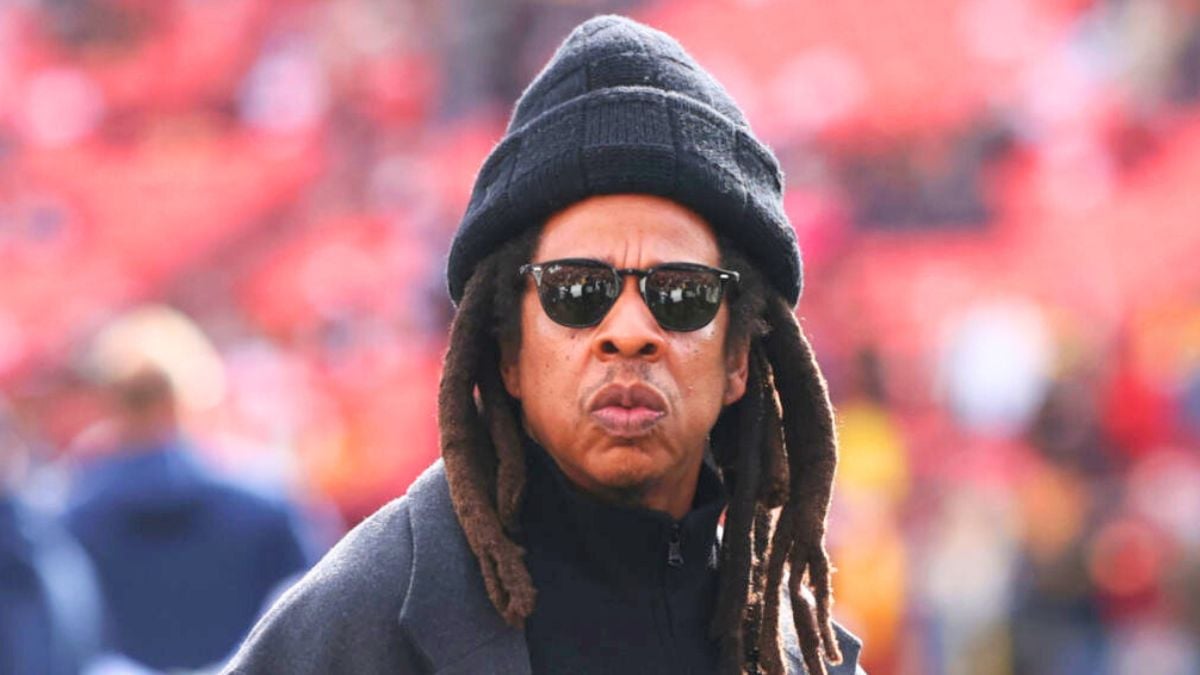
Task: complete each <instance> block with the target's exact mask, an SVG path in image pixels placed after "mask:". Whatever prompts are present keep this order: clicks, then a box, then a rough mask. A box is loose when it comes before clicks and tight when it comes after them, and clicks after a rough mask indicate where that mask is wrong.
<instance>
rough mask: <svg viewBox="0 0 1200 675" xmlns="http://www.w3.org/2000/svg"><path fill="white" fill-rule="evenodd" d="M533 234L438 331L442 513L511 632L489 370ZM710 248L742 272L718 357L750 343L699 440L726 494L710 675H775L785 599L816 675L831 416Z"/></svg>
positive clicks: (514, 457) (818, 387)
mask: <svg viewBox="0 0 1200 675" xmlns="http://www.w3.org/2000/svg"><path fill="white" fill-rule="evenodd" d="M537 234H538V231H537V229H536V228H531V229H530V230H529V231H528V232H526V233H525V234H524V235H522V236H520V237H517V238H515V239H513V240H511V241H510V242H508V243H507V244H506V245H505V246H503V247H502V248H500V249H499V250H497V251H496V252H495V253H493V254H491V255H490V256H488V257H487V258H485V259H484V260H483V261H482V262H481V263H480V264H479V265H478V266H477V267H476V269H475V271H474V273H473V275H472V276H471V278H470V280H469V281H468V283H467V285H466V290H465V291H464V293H463V296H462V300H461V302H460V303H459V307H458V313H457V315H456V316H455V318H454V322H453V325H452V326H451V329H450V346H449V349H448V350H447V353H446V360H445V365H444V371H443V374H442V381H441V386H440V389H439V392H438V422H439V426H440V429H441V446H442V457H443V459H444V461H445V466H446V475H447V478H448V481H449V484H450V494H451V496H452V499H453V502H454V508H455V511H456V513H457V515H458V519H459V521H460V522H461V523H462V526H463V531H464V532H465V534H466V539H467V542H468V544H469V545H470V547H471V550H472V551H473V552H474V554H475V556H476V558H478V560H479V566H480V570H481V572H482V573H483V579H484V584H485V586H486V588H487V593H488V597H489V598H490V599H491V601H492V604H493V605H495V607H496V609H497V610H498V611H499V612H500V614H501V616H503V617H504V620H505V621H506V622H508V623H509V624H510V625H512V626H518V627H519V626H521V625H523V623H524V621H525V619H526V618H527V617H528V616H529V615H530V614H531V613H532V612H533V608H534V601H535V597H536V591H535V589H534V587H533V582H532V579H531V578H530V575H529V571H528V570H527V569H526V566H525V562H524V553H525V552H524V550H523V549H522V548H521V547H520V546H518V545H517V544H516V543H515V542H514V540H513V537H512V536H511V535H515V534H516V533H517V528H518V515H519V510H520V504H521V498H522V494H523V491H524V486H525V451H524V448H523V445H522V435H521V433H522V432H521V430H520V425H519V422H518V420H519V408H518V405H517V403H516V401H514V400H513V399H512V397H511V396H509V394H508V392H507V391H506V390H505V389H504V386H503V384H502V380H501V378H500V370H499V368H500V354H501V351H500V349H501V345H509V346H519V344H520V299H521V296H522V289H523V282H524V279H522V278H521V277H520V276H519V275H518V273H517V269H518V268H519V267H520V266H521V264H523V263H525V262H528V261H529V259H530V257H531V256H532V254H533V250H534V247H535V245H536V242H537ZM720 244H721V250H722V265H723V266H725V267H727V268H730V269H734V270H737V271H738V272H739V273H741V282H740V284H739V286H738V289H737V291H736V292H735V293H732V294H731V295H730V303H729V309H730V321H729V326H730V331H729V338H728V342H727V344H726V347H727V349H728V348H729V346H730V345H738V344H745V341H746V340H749V375H748V378H747V383H746V393H745V395H744V396H743V397H742V399H741V400H740V401H738V402H737V403H735V404H733V405H731V406H729V407H727V408H726V409H725V410H724V411H723V412H722V413H721V415H720V417H719V418H718V420H717V424H716V426H715V427H714V428H713V430H712V433H711V444H710V445H711V452H712V456H713V459H714V460H715V463H716V465H717V466H718V467H719V469H720V473H721V477H722V480H723V481H724V482H725V485H726V488H727V491H728V492H729V494H730V495H731V496H730V501H729V506H728V510H727V512H726V516H725V533H724V539H723V540H724V544H723V546H722V547H721V562H720V576H721V579H720V584H719V590H718V595H717V605H716V610H715V612H714V615H713V619H712V623H711V625H710V634H711V635H712V637H713V638H714V639H718V640H719V641H720V647H721V668H720V670H721V672H724V673H745V672H751V673H754V672H765V673H770V674H775V673H783V672H785V667H784V661H783V655H782V651H781V647H780V639H779V614H780V608H781V603H782V600H783V593H784V592H786V593H787V598H788V599H789V600H790V605H791V614H792V620H793V621H794V623H795V626H796V633H797V636H798V638H799V642H800V649H801V652H802V654H803V658H804V663H805V667H806V669H807V670H808V672H809V673H810V675H825V673H826V670H825V665H824V660H828V661H829V662H830V663H834V664H837V663H840V662H841V658H842V657H841V652H840V650H839V648H838V644H837V641H836V640H835V639H834V632H833V628H832V622H831V618H830V607H831V605H832V604H833V599H832V593H831V590H830V564H829V558H828V555H827V554H826V551H825V545H824V537H825V519H826V513H827V511H828V507H829V500H830V495H831V490H832V484H833V475H834V469H835V466H836V464H837V441H836V435H835V430H834V424H833V411H832V407H831V405H830V402H829V396H828V393H827V391H826V387H825V380H824V377H823V376H822V375H821V372H820V370H819V369H818V367H817V363H816V360H815V359H814V357H813V353H812V349H811V347H810V346H809V343H808V340H807V339H806V338H805V336H804V333H803V332H802V331H801V329H800V325H799V323H798V322H797V321H796V317H795V315H794V314H793V312H792V309H791V306H790V305H789V304H788V302H787V301H786V300H785V299H784V298H783V297H782V295H780V294H779V293H778V292H777V291H775V290H774V289H772V288H769V287H767V285H766V284H765V283H764V282H763V279H762V276H761V275H760V274H759V273H758V272H757V270H755V268H754V267H753V266H751V265H750V264H749V263H748V262H747V260H746V259H745V258H744V257H743V256H742V255H741V254H740V252H738V251H737V250H736V249H735V248H734V247H733V246H732V245H731V244H730V243H729V242H727V241H725V240H721V242H720ZM785 578H786V581H787V584H786V585H785V584H784V581H785ZM784 589H786V591H785V590H784ZM805 589H807V590H808V591H811V596H812V600H810V599H809V598H808V597H807V596H808V592H806V590H805ZM822 657H824V660H823V658H822Z"/></svg>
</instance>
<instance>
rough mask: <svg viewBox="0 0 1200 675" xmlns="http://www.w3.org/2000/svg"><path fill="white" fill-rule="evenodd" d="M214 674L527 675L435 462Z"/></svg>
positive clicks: (848, 647)
mask: <svg viewBox="0 0 1200 675" xmlns="http://www.w3.org/2000/svg"><path fill="white" fill-rule="evenodd" d="M789 614H790V612H788V611H783V612H781V615H783V616H788V615H789ZM790 623H791V622H790V621H784V622H783V627H784V630H783V631H781V632H782V633H783V636H784V640H785V651H786V652H787V658H788V661H789V663H790V666H789V672H793V673H803V672H804V668H803V666H802V665H801V659H800V650H799V645H798V643H797V641H796V635H795V632H794V630H793V629H792V628H791V627H790ZM838 640H839V644H840V646H841V648H842V653H843V656H844V657H845V661H844V662H843V664H842V665H840V666H837V667H832V668H830V674H831V675H853V674H854V673H856V672H861V670H859V669H857V661H858V652H859V649H860V643H859V642H858V640H857V639H856V638H855V637H854V636H852V635H850V634H849V633H847V632H845V631H843V630H842V629H841V628H840V627H839V628H838ZM223 672H226V673H285V672H286V673H291V674H295V675H303V674H306V673H311V674H312V675H317V674H318V673H319V674H322V675H324V674H326V673H414V674H415V673H437V674H439V675H451V674H455V673H463V674H466V673H497V674H513V675H516V674H521V675H527V674H529V673H530V672H531V671H530V665H529V652H528V648H527V647H526V643H525V635H524V633H523V631H520V630H517V629H514V628H511V627H509V626H508V625H507V624H505V623H504V621H503V619H501V618H500V615H499V614H498V613H497V612H496V610H495V608H493V607H492V604H491V602H490V601H489V600H488V597H487V593H486V592H485V590H484V587H483V579H482V577H481V576H480V573H479V566H478V563H477V561H476V560H475V557H474V556H473V555H472V553H471V551H470V549H469V548H468V546H467V542H466V539H465V538H464V536H463V533H462V529H461V527H460V526H459V523H458V519H457V518H456V517H455V515H454V509H453V507H452V505H451V502H450V491H449V486H448V485H447V483H446V475H445V471H444V469H443V467H442V463H441V461H438V462H436V463H435V464H434V465H433V466H432V467H430V468H429V469H428V470H426V471H425V473H424V474H422V476H421V477H420V478H419V479H417V481H416V482H415V483H414V484H413V486H412V488H410V489H409V491H408V494H407V495H405V496H404V497H401V498H400V499H397V500H395V501H393V502H391V503H389V504H388V505H387V506H385V507H383V508H382V509H380V510H379V511H378V512H377V513H375V514H374V515H373V516H371V517H370V518H368V519H367V520H365V521H363V523H362V524H360V525H359V526H358V527H356V528H354V530H353V531H351V532H350V533H349V534H348V535H346V537H345V538H344V539H343V540H342V541H341V542H340V543H339V544H338V545H337V546H336V547H334V549H333V550H332V551H330V552H329V554H327V555H326V556H325V558H324V559H323V560H322V561H321V562H320V563H319V564H318V565H317V566H316V567H315V568H314V569H313V570H312V571H310V572H309V573H308V574H307V575H305V577H304V578H303V579H302V580H301V581H299V582H298V583H297V584H296V586H294V587H293V588H292V589H291V590H289V591H288V592H287V593H286V594H284V596H283V597H282V598H280V600H279V602H277V603H276V604H275V606H274V607H272V608H271V609H270V610H269V611H268V613H267V614H266V616H264V617H263V619H262V620H261V621H260V622H259V624H258V625H257V626H256V627H255V628H254V630H253V632H251V634H250V636H249V637H248V638H247V639H246V642H245V643H244V644H243V645H242V647H241V649H240V650H239V651H238V652H237V654H236V655H235V656H234V658H233V659H232V661H231V662H230V663H229V665H228V666H227V667H226V669H225V671H223Z"/></svg>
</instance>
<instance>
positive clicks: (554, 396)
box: [502, 195, 747, 515]
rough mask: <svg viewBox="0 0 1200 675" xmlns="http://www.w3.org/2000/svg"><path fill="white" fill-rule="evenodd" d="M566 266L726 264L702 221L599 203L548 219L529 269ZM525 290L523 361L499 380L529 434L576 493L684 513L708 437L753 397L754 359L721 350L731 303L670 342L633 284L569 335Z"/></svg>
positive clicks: (618, 199)
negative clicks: (747, 394) (730, 408)
mask: <svg viewBox="0 0 1200 675" xmlns="http://www.w3.org/2000/svg"><path fill="white" fill-rule="evenodd" d="M560 258H594V259H597V260H602V261H605V262H608V263H611V264H612V265H614V266H616V267H618V268H627V267H633V268H643V269H644V268H647V267H651V266H653V265H657V264H660V263H666V262H692V263H700V264H704V265H709V266H713V267H715V266H718V265H719V262H720V254H719V250H718V248H717V240H716V237H715V236H714V234H713V232H712V229H711V228H710V227H709V225H708V224H707V223H706V222H705V221H704V220H703V219H702V218H700V216H698V215H696V214H695V213H693V212H692V211H690V210H688V209H686V208H685V207H683V206H680V205H678V204H676V203H674V202H671V201H669V200H666V199H662V198H659V197H651V196H643V195H611V196H602V197H592V198H590V199H587V200H585V201H582V202H579V203H576V204H574V205H572V206H571V207H569V208H567V209H566V210H564V211H561V212H559V213H558V214H556V215H554V216H553V217H551V218H550V219H549V220H548V221H547V222H546V225H545V227H544V228H543V230H542V233H541V238H540V240H539V242H538V247H537V250H536V251H535V252H534V255H533V262H543V261H548V260H555V259H560ZM525 283H526V284H527V286H526V289H525V292H524V296H523V298H522V301H521V346H520V350H519V352H518V353H517V354H516V355H513V354H511V353H509V354H506V355H505V359H504V363H503V367H502V373H503V377H504V383H505V386H506V388H507V389H508V391H509V393H510V394H512V395H513V396H514V397H516V398H518V399H520V401H521V406H522V409H523V412H524V418H525V420H524V421H525V425H526V428H527V429H528V431H529V432H530V434H531V435H532V436H533V438H534V439H535V440H537V441H538V442H539V443H541V445H542V446H543V447H545V448H546V450H547V451H549V453H550V454H551V455H552V456H553V457H554V459H555V460H556V462H557V463H558V465H559V466H560V467H561V468H562V470H563V472H564V473H565V474H566V475H567V477H568V478H569V479H571V481H572V482H573V483H575V484H576V485H577V486H578V487H580V488H583V489H584V490H586V491H588V492H591V493H593V494H597V495H600V496H609V497H612V498H616V499H618V500H620V501H627V502H636V503H640V504H643V505H645V506H648V507H651V508H657V509H660V510H665V511H669V512H676V511H679V510H680V509H681V508H682V510H683V511H684V512H686V510H687V508H688V507H690V505H691V499H692V495H693V491H694V489H695V484H696V476H697V473H698V472H699V469H700V464H701V462H702V460H703V456H704V450H705V448H706V446H707V438H708V433H709V431H710V430H711V429H712V427H713V425H714V424H715V423H716V420H717V416H718V415H719V414H720V412H721V409H722V407H724V406H725V405H728V404H730V403H733V402H734V401H736V400H738V399H739V398H741V396H742V394H743V392H744V391H745V384H746V362H747V354H746V349H745V347H744V346H741V345H731V349H729V350H728V351H727V350H726V348H725V347H726V345H725V334H726V331H727V329H728V322H729V312H728V307H727V306H726V303H725V302H722V306H721V308H720V311H719V312H718V313H717V315H716V318H715V319H714V320H713V321H712V322H711V323H709V324H708V325H707V326H704V327H703V328H701V329H699V330H696V331H691V332H672V331H668V330H665V329H663V328H662V327H661V326H659V325H658V323H657V322H656V321H655V319H654V316H653V315H652V314H651V313H650V310H649V309H648V308H647V307H646V304H645V302H644V301H643V300H642V297H641V295H640V294H639V292H638V286H637V278H636V277H633V276H628V277H625V278H624V282H623V283H624V286H623V288H622V291H621V294H620V296H619V297H618V298H617V301H616V304H614V305H613V306H612V308H611V309H610V310H609V311H608V314H607V315H605V317H604V318H603V320H601V322H600V323H599V324H598V325H596V326H592V327H590V328H568V327H566V326H562V325H559V324H557V323H555V322H554V321H553V320H551V319H550V318H549V317H548V316H546V313H545V312H544V311H543V310H542V307H541V304H540V303H539V301H538V297H537V293H536V292H535V290H534V288H535V287H534V282H533V280H532V278H529V279H527V280H526V282H525ZM618 398H624V401H622V402H619V403H614V399H618ZM605 401H608V403H607V404H606V403H605ZM621 403H625V404H627V405H622V404H621ZM679 515H681V514H679Z"/></svg>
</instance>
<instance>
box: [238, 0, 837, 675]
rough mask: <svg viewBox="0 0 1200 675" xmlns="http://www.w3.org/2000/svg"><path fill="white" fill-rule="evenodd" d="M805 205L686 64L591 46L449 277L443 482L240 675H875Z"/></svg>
mask: <svg viewBox="0 0 1200 675" xmlns="http://www.w3.org/2000/svg"><path fill="white" fill-rule="evenodd" d="M782 191H783V185H782V176H781V175H780V172H779V167H778V164H777V162H776V160H775V158H774V156H773V155H772V154H771V153H770V151H769V150H768V149H767V148H766V147H765V146H763V145H762V144H761V143H760V142H759V141H758V140H757V139H756V138H755V137H754V136H753V134H752V133H751V132H750V129H749V126H748V124H747V122H746V120H745V118H744V116H743V114H742V112H741V111H740V110H739V109H738V107H737V106H736V104H735V103H734V102H733V101H732V100H731V99H730V98H729V95H728V94H727V93H726V92H725V91H724V89H723V88H721V86H720V85H719V84H718V83H717V82H716V81H715V80H713V79H712V77H711V76H710V75H709V74H708V73H707V72H705V71H704V70H703V69H702V68H701V67H700V66H699V65H698V64H697V63H696V62H695V61H694V60H693V59H692V58H691V57H690V56H689V55H688V54H687V53H686V52H684V51H683V49H682V48H681V47H680V46H679V44H678V43H677V42H675V40H674V39H672V38H671V37H669V36H667V35H665V34H663V33H661V32H658V31H656V30H653V29H650V28H648V27H646V26H643V25H641V24H638V23H635V22H633V21H630V20H628V19H624V18H621V17H615V16H605V17H598V18H595V19H592V20H590V21H587V22H585V23H584V24H582V25H581V26H579V27H578V28H576V29H575V31H574V32H572V33H571V35H570V36H569V37H568V38H567V40H566V41H565V42H564V43H563V45H562V46H561V47H560V48H559V50H558V52H557V53H556V54H555V56H554V57H553V59H552V60H551V61H550V63H549V65H547V66H546V68H545V70H544V71H543V72H542V73H541V75H539V76H538V77H537V79H536V80H535V81H534V82H533V84H531V85H530V87H529V88H528V89H527V90H526V92H525V93H524V94H523V95H522V97H521V99H520V101H519V102H518V103H517V106H516V110H515V112H514V114H513V117H512V120H511V122H510V124H509V128H508V131H507V133H506V136H505V138H504V139H503V140H502V141H501V142H500V143H499V145H497V146H496V148H495V149H494V150H493V151H492V154H491V156H490V157H489V158H488V159H487V161H486V162H485V163H484V166H483V168H482V169H481V170H480V172H479V176H478V178H477V182H476V186H475V190H474V192H473V195H472V198H471V203H470V205H469V206H468V209H467V213H466V216H465V217H464V219H463V221H462V223H461V224H460V227H459V230H458V234H457V236H456V238H455V241H454V244H453V247H452V249H451V251H450V257H449V265H448V270H447V273H448V277H449V287H450V295H451V298H452V299H453V300H454V301H455V303H456V304H457V305H458V308H457V314H456V316H455V319H454V323H453V326H452V327H451V331H450V347H449V350H448V353H447V355H446V360H445V364H444V371H443V377H442V382H441V387H440V397H439V420H438V421H439V429H440V432H441V446H442V448H441V449H442V459H441V460H440V461H438V462H437V463H435V464H434V466H433V467H431V468H430V469H429V470H428V471H427V472H426V473H425V474H424V475H423V476H422V477H421V478H420V479H418V480H417V482H416V483H415V484H414V485H413V487H412V488H411V489H410V490H409V492H408V494H407V495H406V496H405V497H403V498H401V499H398V500H396V501H394V502H392V503H391V504H389V505H387V506H385V507H384V508H383V509H381V510H380V511H379V512H378V513H376V514H375V515H374V516H372V517H371V518H369V519H368V520H366V521H365V522H364V523H362V524H361V525H360V526H359V527H358V528H356V529H355V530H354V531H353V532H352V533H350V534H349V535H347V537H346V538H345V539H343V541H342V542H341V543H340V544H339V545H338V546H337V547H336V548H335V549H334V550H333V551H332V552H331V553H330V554H329V555H328V556H327V557H326V558H325V559H324V560H323V561H322V562H321V563H320V564H319V565H318V566H317V567H316V568H314V569H313V570H312V571H311V572H310V573H309V574H308V575H307V576H306V577H305V578H304V579H303V580H301V581H300V582H299V583H298V584H297V585H296V586H294V587H292V589H291V590H290V591H288V592H287V593H286V594H285V595H284V597H283V598H282V599H281V600H280V602H279V603H277V604H276V605H275V606H274V607H273V608H272V609H271V610H270V611H269V612H268V614H267V616H266V617H264V619H263V621H262V622H261V623H260V624H259V625H258V626H257V627H256V628H255V630H254V632H253V633H252V634H251V635H250V637H249V638H248V640H247V642H246V644H244V645H243V647H242V648H241V650H239V652H238V654H237V655H236V656H235V658H234V660H233V662H232V663H231V664H230V666H229V669H228V670H229V672H236V673H283V672H286V673H332V672H345V673H350V672H353V673H452V672H453V673H530V672H535V673H675V672H687V673H717V672H720V673H743V672H754V673H759V672H767V673H773V674H774V673H784V672H789V673H801V672H805V671H807V672H808V673H810V674H811V675H824V674H825V673H854V672H856V671H857V672H861V671H860V670H858V669H857V666H856V662H857V654H858V650H859V643H858V641H857V640H856V639H855V638H853V637H852V636H850V635H849V634H848V633H846V632H845V631H843V630H842V629H841V628H840V627H838V626H836V625H835V624H834V623H833V621H832V617H831V614H830V609H831V603H832V598H831V592H830V562H829V560H828V557H827V555H826V552H825V545H824V534H825V523H826V513H827V509H828V505H829V500H830V495H831V490H832V481H833V474H834V468H835V465H836V461H837V460H836V439H835V434H834V426H833V414H832V410H831V407H830V404H829V399H828V395H827V393H826V388H825V382H824V379H823V377H822V376H821V373H820V371H819V369H818V367H817V364H816V361H815V359H814V357H813V353H812V350H811V348H810V347H809V344H808V341H807V339H806V338H805V336H804V334H803V332H802V331H801V329H800V326H799V324H798V322H797V320H796V317H795V314H794V310H793V308H794V306H795V303H796V302H797V300H798V298H799V295H800V279H801V267H800V258H799V250H798V247H797V244H796V238H795V233H794V231H793V230H792V227H791V225H790V223H789V222H788V220H787V218H786V216H785V215H784V213H783V207H782ZM397 442H398V445H397V448H396V450H397V452H403V451H404V450H405V448H404V445H403V442H404V441H403V439H397ZM722 516H724V518H725V520H724V523H725V525H724V530H723V536H722V535H721V534H720V532H719V530H718V521H719V519H720V518H721V517H722Z"/></svg>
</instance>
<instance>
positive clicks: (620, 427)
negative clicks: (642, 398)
mask: <svg viewBox="0 0 1200 675" xmlns="http://www.w3.org/2000/svg"><path fill="white" fill-rule="evenodd" d="M666 414H667V413H665V412H662V411H661V410H651V409H650V408H644V407H642V406H638V407H636V408H622V407H621V406H619V405H610V406H605V407H603V408H600V409H598V410H593V411H592V419H594V420H596V422H597V423H599V424H600V426H601V427H603V428H604V430H605V431H608V432H609V433H611V434H612V435H614V436H638V435H641V434H644V433H646V432H648V431H650V429H651V428H652V427H653V426H654V425H655V424H657V423H658V421H659V420H660V419H662V418H663V417H665V416H666Z"/></svg>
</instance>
